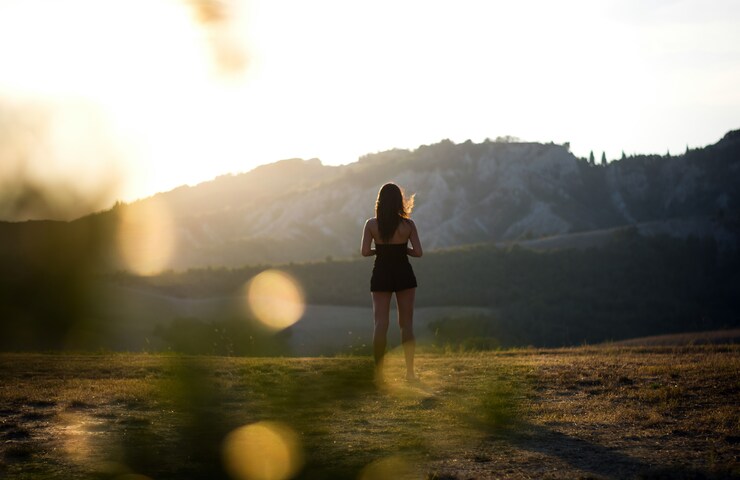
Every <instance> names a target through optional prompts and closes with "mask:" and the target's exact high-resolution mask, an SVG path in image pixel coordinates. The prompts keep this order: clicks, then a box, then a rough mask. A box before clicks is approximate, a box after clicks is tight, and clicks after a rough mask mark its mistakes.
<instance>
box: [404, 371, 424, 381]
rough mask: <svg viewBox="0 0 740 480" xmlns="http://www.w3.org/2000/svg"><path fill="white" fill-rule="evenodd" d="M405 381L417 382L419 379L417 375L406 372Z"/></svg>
mask: <svg viewBox="0 0 740 480" xmlns="http://www.w3.org/2000/svg"><path fill="white" fill-rule="evenodd" d="M406 381H407V382H408V383H419V382H420V381H421V380H419V377H417V376H416V375H414V374H413V373H407V374H406Z"/></svg>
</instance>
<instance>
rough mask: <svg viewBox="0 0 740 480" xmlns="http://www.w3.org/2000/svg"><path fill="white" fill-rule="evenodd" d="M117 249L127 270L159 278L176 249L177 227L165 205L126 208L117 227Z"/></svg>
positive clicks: (154, 201) (161, 203)
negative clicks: (158, 275) (158, 274)
mask: <svg viewBox="0 0 740 480" xmlns="http://www.w3.org/2000/svg"><path fill="white" fill-rule="evenodd" d="M118 247H119V251H120V253H121V257H122V258H123V261H124V262H125V266H127V267H128V268H129V269H131V270H132V271H133V272H135V273H136V274H139V275H156V274H157V273H159V272H161V271H162V270H163V269H164V268H165V267H166V266H167V263H168V262H169V260H170V258H171V257H172V254H173V253H174V249H175V226H174V222H173V220H172V217H171V215H170V212H169V210H168V208H167V206H166V204H165V203H164V202H161V201H157V200H156V199H155V200H151V201H149V202H147V203H145V204H138V205H133V206H123V207H121V209H120V216H119V224H118Z"/></svg>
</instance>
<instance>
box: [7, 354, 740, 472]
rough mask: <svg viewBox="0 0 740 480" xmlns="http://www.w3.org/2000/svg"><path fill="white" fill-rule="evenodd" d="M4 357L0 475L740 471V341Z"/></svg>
mask: <svg viewBox="0 0 740 480" xmlns="http://www.w3.org/2000/svg"><path fill="white" fill-rule="evenodd" d="M402 362H403V360H402V356H401V355H400V354H399V353H398V352H391V354H390V355H389V381H388V383H387V384H386V385H385V386H383V387H376V386H375V385H374V384H373V383H372V378H371V370H372V362H371V360H370V358H368V357H331V358H269V359H261V358H260V359H255V358H228V357H183V356H174V355H150V354H131V355H128V354H112V355H69V354H66V355H40V354H39V355H37V354H4V355H0V478H9V479H32V478H33V479H35V478H60V479H61V478H63V479H75V478H101V479H102V478H117V479H121V480H124V479H125V480H135V479H139V480H142V479H145V478H152V479H160V478H178V479H188V478H266V479H270V478H272V479H278V478H293V477H295V478H311V479H313V478H352V479H354V478H361V479H368V480H369V479H394V478H427V479H469V478H513V479H525V478H647V479H650V478H654V479H658V478H682V479H689V478H739V477H740V463H739V462H738V457H739V455H740V408H739V406H740V373H739V372H740V347H738V346H734V345H729V346H727V345H725V346H693V347H676V348H665V347H643V348H637V347H631V348H626V347H621V348H616V347H604V348H588V347H582V348H575V349H559V350H533V349H527V350H511V351H500V352H489V353H468V354H456V353H449V354H421V355H419V357H418V360H417V362H418V372H419V374H420V376H421V383H419V384H407V383H406V382H405V381H402V380H401V379H402V377H403V375H402V374H403V365H402Z"/></svg>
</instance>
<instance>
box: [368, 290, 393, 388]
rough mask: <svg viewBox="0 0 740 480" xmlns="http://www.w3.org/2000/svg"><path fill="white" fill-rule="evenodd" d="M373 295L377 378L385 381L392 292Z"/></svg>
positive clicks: (374, 353)
mask: <svg viewBox="0 0 740 480" xmlns="http://www.w3.org/2000/svg"><path fill="white" fill-rule="evenodd" d="M372 295H373V320H374V321H375V329H374V331H373V356H374V357H375V378H376V380H378V381H383V357H384V356H385V346H386V342H387V340H386V335H387V334H388V323H389V318H390V309H391V296H392V295H393V293H392V292H372Z"/></svg>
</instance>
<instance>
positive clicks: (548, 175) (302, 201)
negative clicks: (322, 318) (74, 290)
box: [138, 132, 740, 268]
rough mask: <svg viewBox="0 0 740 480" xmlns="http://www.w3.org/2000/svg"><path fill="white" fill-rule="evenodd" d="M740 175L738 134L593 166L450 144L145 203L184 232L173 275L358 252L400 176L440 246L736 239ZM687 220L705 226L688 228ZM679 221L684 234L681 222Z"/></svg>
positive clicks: (273, 171) (522, 148)
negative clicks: (606, 234)
mask: <svg viewBox="0 0 740 480" xmlns="http://www.w3.org/2000/svg"><path fill="white" fill-rule="evenodd" d="M739 179H740V135H739V133H738V132H731V133H729V134H727V135H726V136H725V137H724V138H723V139H722V140H721V141H720V142H718V143H717V144H715V145H712V146H709V147H706V148H703V149H698V150H693V151H688V152H686V153H685V154H684V155H680V156H673V157H660V156H635V157H630V158H626V159H623V160H621V161H614V162H611V163H609V164H608V165H605V166H601V165H589V164H588V163H587V162H586V161H585V160H583V159H578V158H576V157H575V156H573V155H572V154H571V153H570V152H569V151H568V149H567V147H565V146H561V145H554V144H536V143H496V142H484V143H481V144H474V143H472V142H466V143H462V144H453V143H452V142H449V141H443V142H441V143H438V144H435V145H429V146H423V147H420V148H418V149H416V150H414V151H407V150H392V151H388V152H382V153H378V154H372V155H368V156H365V157H363V158H361V159H360V160H359V161H358V162H356V163H353V164H349V165H345V166H341V167H328V166H324V165H321V163H320V162H319V161H318V160H308V161H303V160H287V161H283V162H278V163H275V164H272V165H267V166H264V167H260V168H258V169H255V170H254V171H252V172H249V173H246V174H242V175H238V176H226V177H220V178H218V179H216V180H214V181H212V182H207V183H204V184H201V185H198V186H196V187H183V188H180V189H177V190H174V191H172V192H168V193H164V194H160V195H158V196H156V197H153V198H152V199H147V200H144V201H142V202H140V204H139V205H138V207H139V208H140V207H145V206H146V205H147V204H149V203H151V202H155V201H156V202H159V203H160V204H164V205H166V206H167V211H168V212H169V215H171V218H172V219H173V224H174V226H175V232H176V234H175V237H176V248H175V254H174V256H173V257H172V259H171V261H170V265H169V266H171V267H173V268H187V267H193V266H207V265H211V266H238V265H242V264H256V263H276V262H278V263H279V262H290V261H308V260H323V259H325V258H327V257H330V256H331V257H334V258H339V257H347V256H353V255H356V254H357V252H358V250H359V241H360V234H361V229H362V225H363V223H364V221H365V220H366V219H367V218H368V217H371V216H372V215H373V208H374V201H375V196H376V194H377V191H378V189H379V188H380V186H381V185H382V184H383V183H385V182H387V181H393V182H396V183H398V184H399V185H401V186H402V187H404V188H405V190H406V192H407V193H415V194H416V208H415V210H414V212H413V218H414V220H415V221H416V223H417V225H418V226H419V229H420V233H421V235H422V240H423V243H424V246H425V248H426V249H435V248H444V247H452V246H459V245H466V244H471V243H481V242H501V241H525V240H531V239H536V238H541V237H547V236H553V235H566V234H571V233H576V232H581V233H582V232H588V231H595V230H602V229H607V228H613V227H618V226H622V225H631V224H644V223H646V222H648V223H650V225H652V227H651V228H642V229H641V231H642V232H643V233H645V232H647V234H649V233H650V232H659V233H669V234H670V233H676V234H678V235H688V234H703V235H706V234H711V235H718V236H719V237H722V238H723V239H724V240H723V241H724V242H727V241H728V239H729V242H730V243H732V242H733V241H736V238H737V237H736V236H735V232H736V224H735V223H733V222H735V218H734V215H735V213H736V212H738V211H740V208H738V204H739V202H740V181H738V180H739ZM697 218H698V219H701V222H698V223H697V222H696V221H694V220H696V219H697ZM680 219H684V220H687V221H688V220H690V219H694V220H691V221H688V223H687V221H683V222H678V223H676V222H677V220H680ZM669 221H670V222H673V223H672V224H671V223H665V224H664V225H663V224H661V223H660V222H669ZM656 222H657V223H656ZM692 222H693V223H692ZM658 224H660V225H663V227H657V226H656V225H658ZM678 224H680V225H681V228H678V229H676V231H675V232H673V230H672V227H671V226H670V225H678ZM699 224H701V225H703V227H702V228H701V229H696V228H695V229H694V230H692V227H690V226H689V227H687V225H699ZM707 225H709V226H710V227H707ZM697 228H698V227H697ZM723 235H724V236H723Z"/></svg>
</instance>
